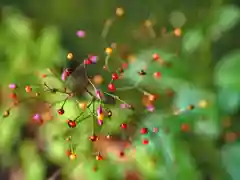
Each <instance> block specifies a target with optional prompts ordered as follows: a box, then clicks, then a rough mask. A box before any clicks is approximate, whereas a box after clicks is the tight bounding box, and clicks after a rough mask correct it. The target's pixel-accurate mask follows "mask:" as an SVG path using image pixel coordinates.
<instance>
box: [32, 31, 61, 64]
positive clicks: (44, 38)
mask: <svg viewBox="0 0 240 180" xmlns="http://www.w3.org/2000/svg"><path fill="white" fill-rule="evenodd" d="M36 44H37V46H38V52H37V53H38V62H39V66H40V67H44V68H46V67H49V65H50V64H51V62H53V61H54V60H55V59H57V58H59V55H60V47H59V33H58V31H57V30H56V29H55V28H53V27H51V28H45V29H43V31H42V34H41V36H40V37H39V39H38V40H37V42H36Z"/></svg>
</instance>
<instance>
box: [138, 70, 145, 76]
mask: <svg viewBox="0 0 240 180" xmlns="http://www.w3.org/2000/svg"><path fill="white" fill-rule="evenodd" d="M138 74H139V75H141V76H144V75H146V74H147V73H146V72H145V71H144V70H141V71H139V72H138Z"/></svg>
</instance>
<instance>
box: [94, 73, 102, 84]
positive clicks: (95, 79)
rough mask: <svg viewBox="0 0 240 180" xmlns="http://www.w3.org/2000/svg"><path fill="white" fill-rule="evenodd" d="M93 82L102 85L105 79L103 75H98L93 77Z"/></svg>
mask: <svg viewBox="0 0 240 180" xmlns="http://www.w3.org/2000/svg"><path fill="white" fill-rule="evenodd" d="M93 82H94V84H96V85H100V84H102V83H103V77H102V76H101V75H96V76H94V77H93Z"/></svg>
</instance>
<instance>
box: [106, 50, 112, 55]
mask: <svg viewBox="0 0 240 180" xmlns="http://www.w3.org/2000/svg"><path fill="white" fill-rule="evenodd" d="M105 53H106V54H107V55H108V56H109V55H111V54H112V48H106V49H105Z"/></svg>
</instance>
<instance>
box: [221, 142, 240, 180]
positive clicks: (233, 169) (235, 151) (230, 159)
mask: <svg viewBox="0 0 240 180" xmlns="http://www.w3.org/2000/svg"><path fill="white" fill-rule="evenodd" d="M239 151H240V144H239V143H235V144H229V145H225V147H224V148H223V150H222V161H223V164H224V167H225V168H226V169H227V171H228V173H229V174H230V176H231V177H232V180H238V179H239V177H240V172H239V168H238V167H239V166H240V155H239Z"/></svg>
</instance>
